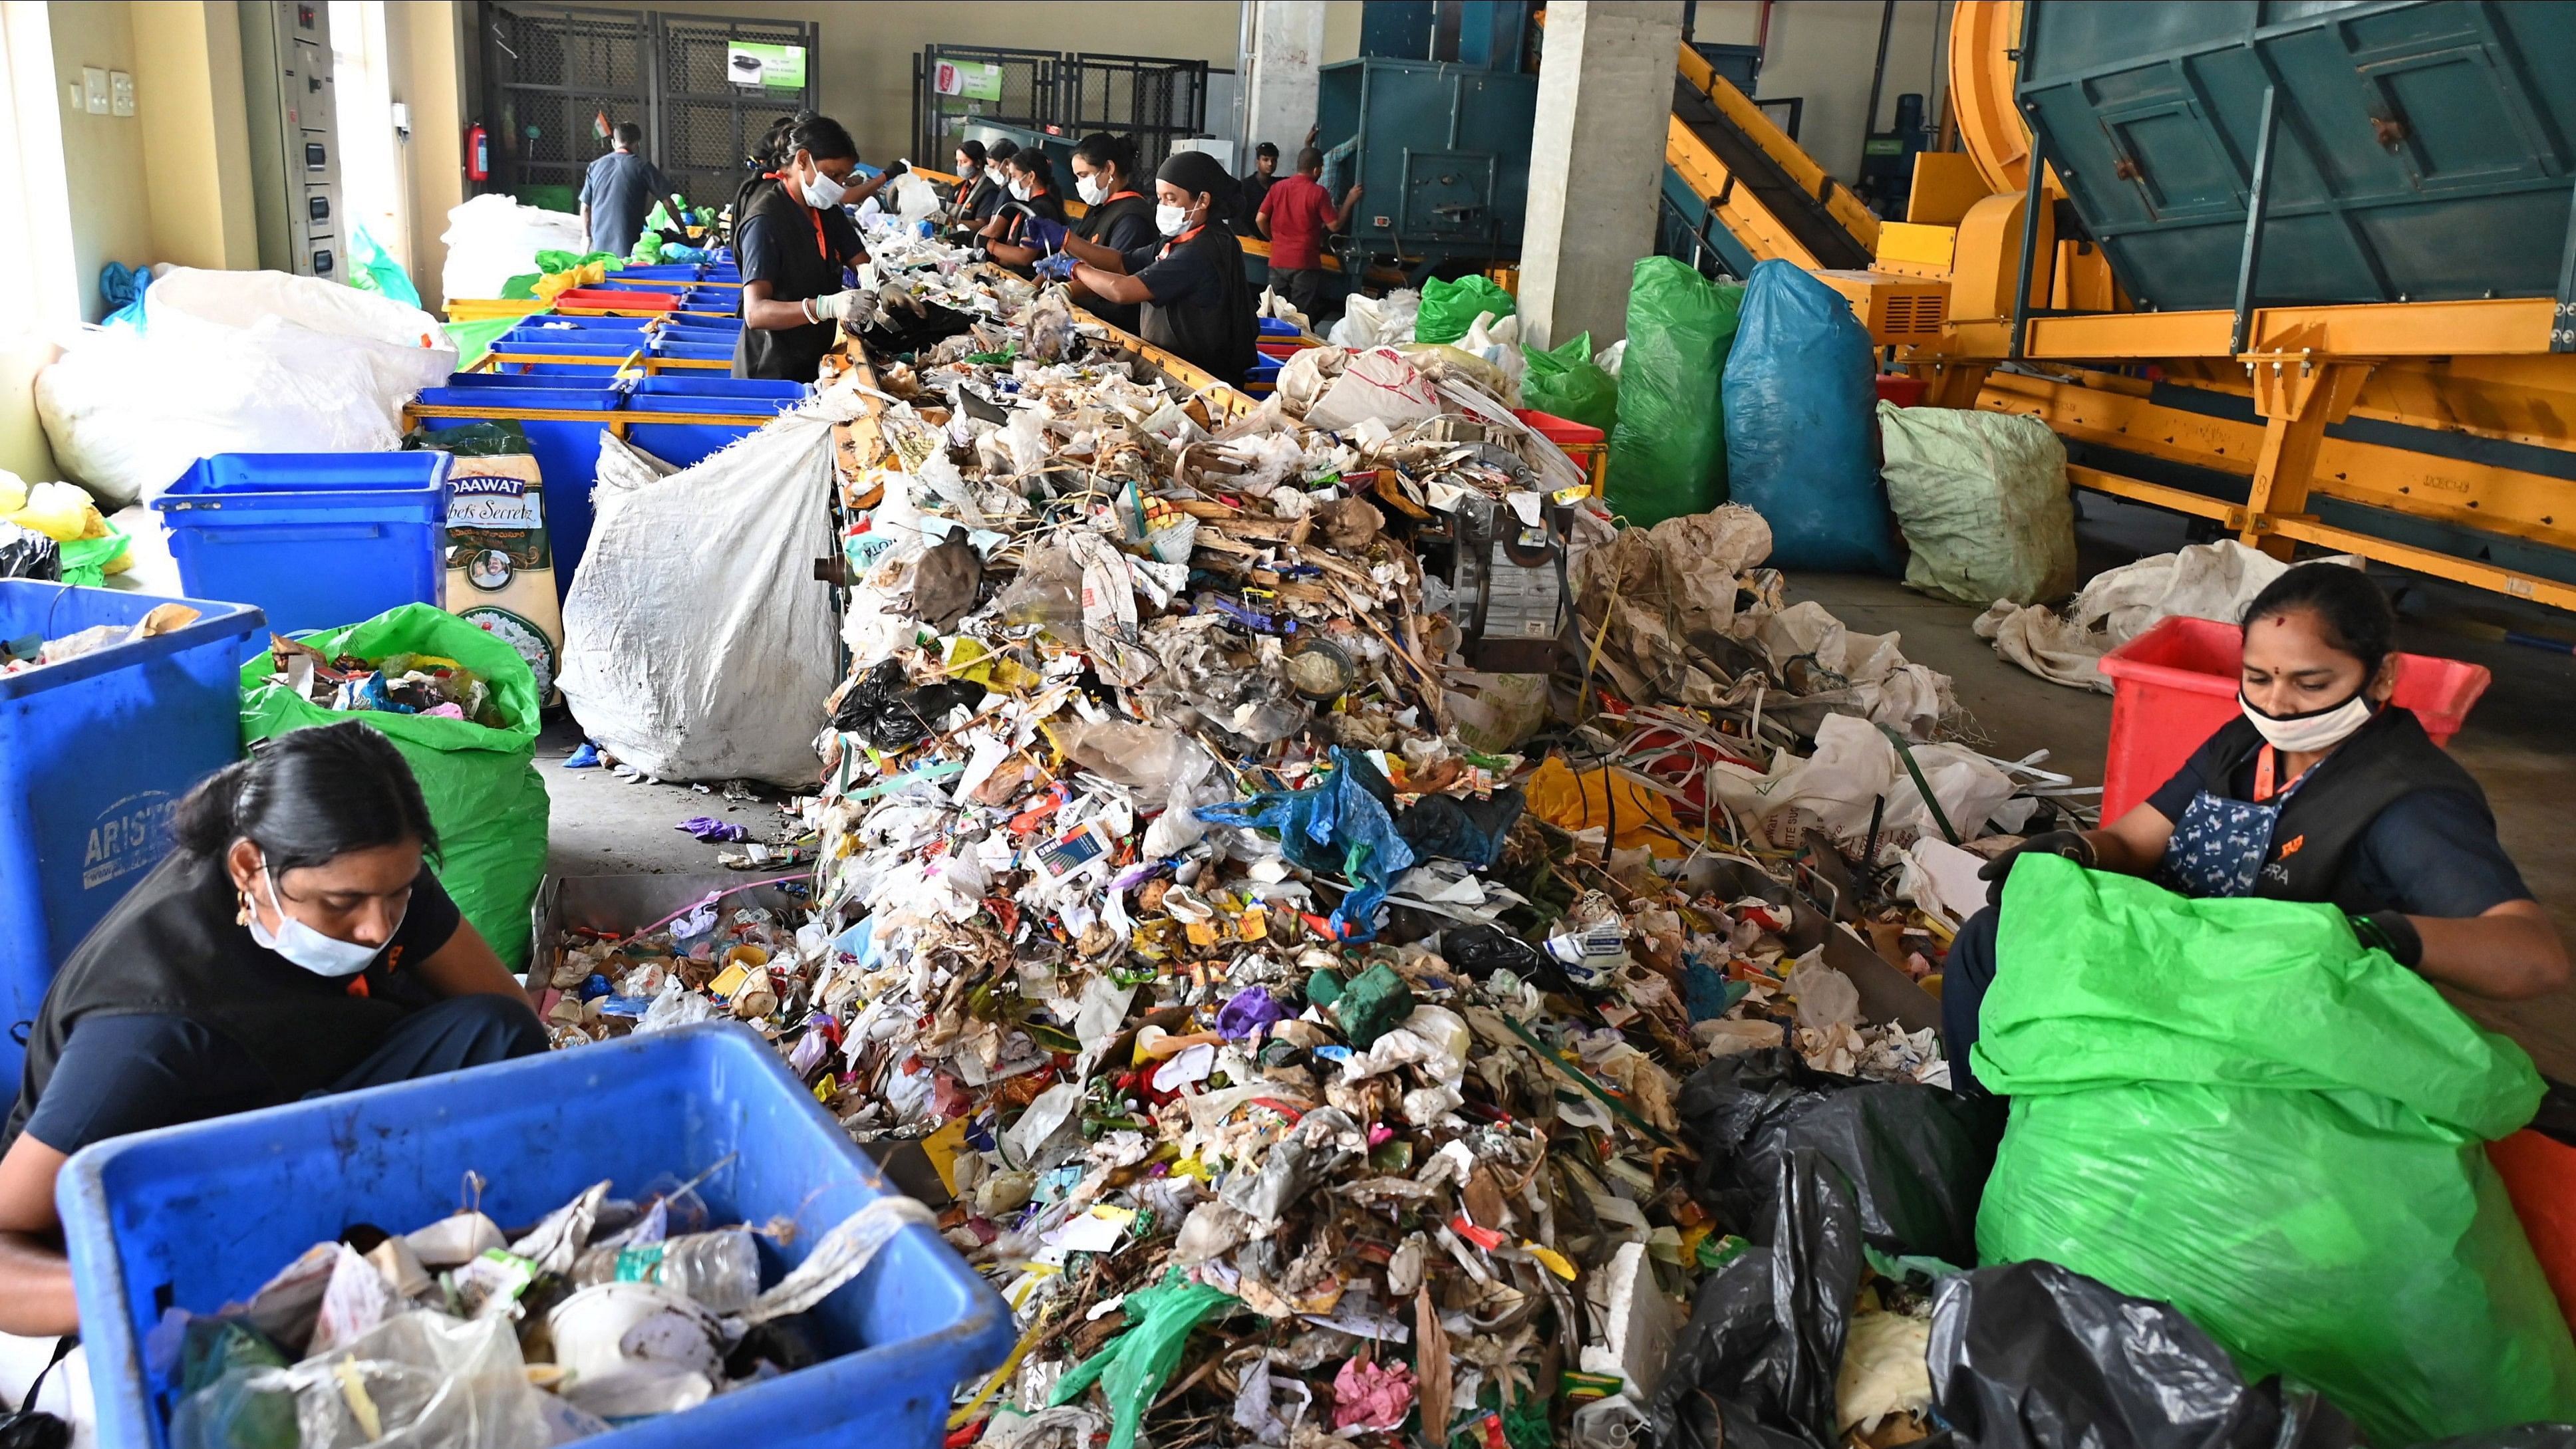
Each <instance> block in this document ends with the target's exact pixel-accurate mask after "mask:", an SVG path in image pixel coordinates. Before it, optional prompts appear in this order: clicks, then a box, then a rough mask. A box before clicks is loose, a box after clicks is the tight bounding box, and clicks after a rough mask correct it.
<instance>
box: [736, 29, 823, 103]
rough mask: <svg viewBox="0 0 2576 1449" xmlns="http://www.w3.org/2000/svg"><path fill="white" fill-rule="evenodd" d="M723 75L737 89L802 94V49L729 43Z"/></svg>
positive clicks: (803, 60) (803, 66)
mask: <svg viewBox="0 0 2576 1449" xmlns="http://www.w3.org/2000/svg"><path fill="white" fill-rule="evenodd" d="M725 73H726V74H727V75H728V76H730V77H731V78H732V80H733V83H734V84H735V85H738V86H744V87H747V88H752V89H758V90H764V91H801V90H803V89H805V47H803V46H801V45H759V44H755V43H753V42H751V41H748V40H736V41H732V42H729V43H727V44H726V46H725Z"/></svg>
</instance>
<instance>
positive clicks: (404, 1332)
mask: <svg viewBox="0 0 2576 1449" xmlns="http://www.w3.org/2000/svg"><path fill="white" fill-rule="evenodd" d="M170 1442H171V1444H172V1445H173V1449H360V1446H365V1445H378V1446H387V1449H546V1446H548V1445H550V1444H551V1443H553V1436H552V1434H551V1432H550V1431H549V1430H548V1428H547V1426H546V1421H545V1417H544V1412H543V1409H542V1408H541V1406H540V1405H539V1403H538V1395H537V1391H536V1390H535V1389H533V1388H531V1387H529V1386H528V1381H527V1376H526V1372H525V1369H524V1367H523V1365H522V1362H521V1360H520V1357H519V1341H518V1338H517V1335H516V1334H515V1333H514V1332H513V1331H512V1329H511V1325H510V1323H509V1322H508V1321H507V1320H506V1319H485V1320H481V1321H478V1322H460V1321H457V1320H454V1319H448V1318H445V1317H443V1316H442V1315H439V1314H432V1313H403V1314H397V1315H396V1316H394V1317H392V1318H388V1319H386V1320H385V1321H384V1323H383V1324H382V1325H381V1326H379V1327H377V1328H376V1329H374V1330H372V1331H371V1332H369V1333H367V1334H366V1335H365V1336H364V1337H362V1338H360V1339H358V1340H357V1341H355V1342H353V1343H350V1344H348V1345H346V1346H345V1347H343V1348H340V1349H337V1350H335V1351H333V1352H330V1353H327V1354H318V1355H316V1356H314V1357H312V1358H308V1359H306V1360H304V1361H303V1362H301V1363H299V1364H297V1365H295V1366H294V1367H293V1368H288V1369H250V1370H235V1371H233V1372H231V1373H228V1374H226V1375H225V1376H224V1377H223V1378H221V1379H218V1380H217V1381H216V1382H215V1383H213V1384H211V1385H209V1386H208V1387H206V1388H205V1389H203V1390H201V1391H199V1392H197V1393H195V1394H192V1395H190V1396H189V1397H188V1398H186V1399H185V1400H183V1401H181V1403H180V1405H179V1408H178V1410H177V1412H176V1413H175V1414H173V1415H172V1418H171V1425H170Z"/></svg>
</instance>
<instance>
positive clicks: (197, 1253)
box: [54, 714, 1015, 1449]
mask: <svg viewBox="0 0 2576 1449" xmlns="http://www.w3.org/2000/svg"><path fill="white" fill-rule="evenodd" d="M227 721H229V714H228V715H227ZM728 1153H736V1154H739V1155H738V1156H736V1157H735V1158H734V1159H733V1161H732V1162H730V1163H729V1164H727V1165H726V1166H725V1167H723V1168H722V1169H720V1170H718V1171H717V1172H716V1174H715V1176H714V1177H712V1178H711V1179H709V1180H708V1181H707V1182H706V1183H704V1184H702V1185H701V1186H700V1187H699V1188H698V1192H699V1194H700V1195H701V1196H702V1197H704V1198H705V1199H706V1200H707V1206H708V1208H709V1210H710V1211H711V1212H712V1213H714V1214H715V1218H716V1220H717V1221H725V1222H731V1221H736V1220H741V1221H749V1222H753V1223H762V1222H767V1221H769V1220H771V1219H773V1218H781V1217H783V1218H787V1219H790V1220H792V1221H793V1222H794V1223H795V1225H796V1229H797V1231H796V1232H795V1234H794V1236H793V1238H792V1239H791V1240H790V1241H789V1242H787V1243H786V1244H785V1245H783V1246H781V1245H780V1244H778V1243H776V1242H773V1241H770V1240H769V1239H767V1238H764V1239H763V1241H762V1244H761V1258H762V1260H763V1270H764V1276H765V1277H766V1278H767V1280H768V1281H771V1282H775V1281H776V1280H777V1278H778V1276H779V1275H781V1274H783V1273H785V1272H786V1271H787V1270H788V1269H789V1268H790V1267H792V1266H794V1265H795V1264H796V1263H798V1262H800V1261H802V1260H803V1258H804V1257H805V1255H806V1253H807V1252H809V1251H811V1249H812V1247H813V1244H814V1242H815V1241H816V1240H817V1239H819V1238H820V1237H822V1236H823V1234H824V1233H826V1232H828V1231H829V1230H830V1229H831V1228H832V1227H833V1225H835V1224H837V1223H839V1222H840V1221H841V1220H842V1219H844V1218H846V1217H847V1216H849V1215H850V1214H851V1213H853V1212H856V1211H857V1210H858V1209H860V1208H862V1207H864V1206H866V1205H867V1204H868V1203H870V1202H872V1201H875V1200H876V1199H878V1198H880V1197H884V1196H888V1195H891V1194H893V1193H894V1192H895V1191H896V1189H895V1188H893V1187H892V1186H891V1185H889V1184H888V1183H887V1182H886V1180H885V1177H884V1175H883V1174H882V1173H881V1172H880V1171H879V1170H878V1168H877V1167H876V1165H875V1164H874V1163H872V1162H870V1161H869V1160H868V1158H867V1156H866V1155H865V1154H864V1153H862V1152H861V1151H860V1150H859V1149H858V1148H857V1147H856V1146H855V1145H853V1144H852V1143H851V1141H850V1135H849V1133H848V1132H847V1131H845V1130H843V1128H842V1127H841V1125H840V1124H839V1123H838V1122H835V1121H833V1120H832V1118H831V1116H830V1115H829V1114H828V1113H826V1112H825V1111H824V1110H823V1109H822V1108H821V1107H820V1106H818V1105H816V1104H815V1101H814V1098H813V1095H812V1094H811V1093H809V1092H807V1091H805V1090H804V1089H803V1088H801V1087H799V1086H798V1085H797V1084H796V1080H795V1078H793V1077H791V1076H789V1075H788V1073H787V1069H786V1067H785V1065H784V1064H783V1063H781V1062H780V1061H779V1059H778V1053H777V1052H776V1050H775V1049H773V1048H772V1047H770V1046H769V1045H768V1044H767V1043H765V1042H763V1041H762V1040H761V1039H760V1038H759V1037H758V1036H756V1035H754V1034H753V1033H752V1032H751V1031H749V1030H748V1029H747V1028H744V1027H741V1026H738V1025H735V1024H733V1023H730V1022H709V1023H704V1024H701V1025H698V1026H693V1027H686V1028H683V1029H681V1030H679V1031H674V1032H666V1033H660V1034H656V1035H653V1036H637V1037H628V1038H625V1039H623V1040H620V1041H614V1042H605V1043H601V1044H599V1045H596V1046H586V1047H579V1048H576V1049H574V1050H571V1051H562V1052H551V1053H548V1054H546V1055H543V1056H536V1057H527V1058H522V1059H521V1060H518V1061H514V1062H505V1063H502V1064H501V1065H498V1066H492V1067H484V1068H481V1069H478V1070H475V1071H469V1072H455V1073H450V1074H448V1075H445V1076H437V1077H429V1078H425V1079H423V1080H421V1081H417V1082H406V1083H403V1084H400V1085H397V1086H391V1087H377V1088H373V1089H371V1090H368V1091H364V1092H352V1093H349V1094H347V1095H345V1096H338V1097H324V1098H318V1099H315V1100H313V1101H307V1102H297V1103H294V1104H292V1105H289V1106H284V1107H274V1108H270V1109H268V1110H267V1111H262V1112H251V1113H245V1114H243V1115H241V1116H237V1117H223V1118H217V1119H215V1120H213V1121H210V1122H199V1123H193V1124H190V1125H188V1126H184V1127H170V1128H164V1129H162V1130H160V1131H157V1132H142V1133H137V1134H135V1135H133V1136H130V1137H119V1138H114V1139H111V1140H109V1141H106V1142H102V1143H99V1144H97V1145H96V1146H93V1147H90V1148H87V1149H85V1150H83V1151H82V1152H80V1153H79V1154H77V1155H75V1156H74V1157H73V1158H72V1160H71V1161H70V1162H69V1163H67V1164H65V1166H64V1168H63V1171H62V1175H61V1177H60V1178H59V1179H58V1181H57V1184H56V1187H55V1193H54V1197H55V1204H56V1206H57V1208H58V1209H59V1210H60V1212H61V1214H62V1220H63V1237H64V1242H65V1245H66V1246H67V1247H68V1248H69V1250H70V1254H71V1261H72V1280H73V1285H74V1287H75V1289H76V1291H77V1293H78V1296H79V1300H80V1317H81V1331H82V1336H83V1339H84V1341H85V1342H86V1343H87V1345H88V1348H89V1365H90V1369H89V1371H90V1383H91V1385H92V1388H93V1391H94V1393H95V1395H96V1398H97V1404H98V1434H99V1443H100V1444H101V1445H102V1446H105V1449H152V1446H166V1445H167V1444H168V1442H169V1439H168V1434H167V1431H166V1429H165V1428H164V1425H165V1422H166V1418H167V1415H168V1412H169V1410H170V1409H171V1408H172V1407H173V1405H174V1401H175V1398H176V1394H175V1392H174V1390H173V1387H172V1386H171V1385H169V1384H167V1383H165V1382H161V1381H157V1380H155V1379H153V1377H152V1376H151V1374H150V1372H149V1370H148V1368H147V1367H146V1365H145V1362H144V1354H143V1339H144V1336H145V1335H146V1334H147V1333H149V1332H150V1331H151V1328H152V1326H153V1324H155V1323H156V1322H158V1321H159V1320H160V1317H161V1310H162V1307H163V1305H165V1304H173V1305H176V1306H179V1307H182V1308H187V1309H191V1310H194V1311H197V1312H210V1311H212V1310H214V1309H216V1308H218V1307H221V1306H222V1305H223V1304H224V1303H226V1302H231V1301H239V1300H243V1299H246V1298H248V1297H249V1296H250V1294H251V1292H252V1291H253V1290H255V1289H257V1288H258V1287H259V1286H260V1284H261V1283H263V1282H265V1281H266V1280H267V1279H268V1277H269V1276H270V1275H271V1274H273V1273H275V1272H276V1271H277V1270H278V1269H279V1268H282V1267H284V1266H285V1265H286V1264H287V1263H289V1262H291V1261H293V1260H294V1258H295V1257H296V1255H297V1254H299V1253H302V1252H303V1251H304V1250H305V1249H306V1248H309V1247H311V1246H312V1245H313V1244H315V1243H317V1242H324V1241H328V1240H330V1239H333V1238H337V1237H338V1236H340V1234H341V1232H342V1230H343V1229H346V1228H347V1227H349V1226H350V1225H352V1224H355V1223H375V1224H378V1225H381V1226H385V1227H389V1228H392V1229H394V1230H396V1231H407V1230H409V1229H411V1228H415V1227H420V1226H424V1225H426V1224H428V1223H431V1222H433V1221H435V1220H437V1219H438V1218H439V1217H441V1216H443V1215H445V1214H447V1213H449V1212H452V1211H454V1210H455V1208H456V1191H457V1189H456V1184H457V1181H458V1175H459V1174H460V1173H461V1172H463V1171H464V1170H466V1169H468V1168H471V1169H473V1170H474V1171H476V1172H479V1173H481V1174H482V1175H483V1176H484V1177H486V1178H488V1179H489V1180H490V1186H489V1187H488V1188H487V1189H485V1191H484V1193H483V1199H482V1207H483V1211H484V1212H485V1213H487V1214H489V1215H490V1216H491V1217H492V1218H493V1219H494V1220H495V1221H496V1222H499V1223H500V1224H501V1225H502V1226H503V1228H504V1229H505V1230H508V1229H513V1228H517V1227H521V1226H524V1225H528V1224H533V1223H534V1222H536V1220H537V1219H538V1218H539V1217H541V1216H543V1215H544V1214H546V1213H548V1212H551V1211H553V1210H554V1209H555V1208H557V1207H560V1206H562V1205H563V1204H564V1203H565V1202H567V1201H569V1200H571V1199H572V1197H573V1196H574V1195H575V1194H577V1193H579V1192H581V1191H582V1190H583V1189H584V1188H586V1187H588V1186H590V1185H591V1184H592V1183H594V1182H597V1181H599V1180H600V1179H602V1178H607V1179H609V1180H610V1181H611V1182H612V1183H613V1184H614V1185H613V1187H612V1188H611V1191H613V1192H615V1193H616V1194H618V1195H620V1196H627V1195H633V1194H637V1193H640V1192H641V1191H642V1190H643V1188H644V1186H645V1184H646V1183H647V1182H649V1181H651V1180H652V1179H653V1178H655V1177H657V1176H660V1175H661V1174H664V1173H672V1174H677V1175H679V1176H681V1177H688V1176H691V1175H694V1174H695V1173H697V1172H700V1171H702V1170H704V1169H706V1168H709V1167H712V1166H714V1165H715V1164H716V1162H717V1161H719V1160H720V1159H722V1158H724V1157H725V1155H726V1154H728ZM803 1321H804V1323H805V1325H806V1327H807V1329H808V1331H809V1333H810V1334H811V1335H812V1337H813V1339H814V1343H815V1348H816V1350H817V1351H818V1353H819V1354H821V1355H822V1356H823V1361H822V1362H820V1363H818V1364H816V1365H815V1366H813V1367H812V1368H809V1369H805V1370H803V1371H802V1372H799V1373H793V1374H788V1375H785V1376H783V1377H780V1378H775V1379H771V1380H770V1381H768V1382H766V1383H763V1384H759V1385H756V1386H754V1387H752V1388H748V1389H744V1390H742V1391H740V1392H738V1393H731V1394H725V1395H722V1396H720V1397H718V1398H715V1399H712V1400H710V1401H708V1402H707V1403H706V1404H705V1405H703V1406H701V1407H699V1408H696V1409H691V1410H688V1411H686V1412H683V1413H678V1414H668V1415H664V1416H662V1417H660V1418H655V1419H647V1420H643V1421H641V1422H638V1423H636V1424H633V1425H631V1426H629V1427H627V1428H624V1429H619V1430H616V1431H614V1432H611V1433H609V1434H605V1435H601V1436H599V1437H596V1438H593V1439H589V1440H586V1441H584V1442H585V1443H589V1444H596V1445H600V1446H602V1449H660V1446H672V1449H678V1446H684V1445H685V1446H691V1449H696V1446H703V1445H708V1444H758V1445H760V1446H762V1449H807V1446H813V1449H823V1446H833V1449H839V1446H845V1445H850V1444H865V1445H868V1446H870V1449H937V1446H938V1445H939V1443H940V1441H941V1438H942V1437H943V1435H944V1434H945V1431H946V1421H947V1415H948V1402H949V1397H950V1395H951V1393H952V1392H953V1391H954V1390H955V1388H956V1386H957V1385H958V1384H959V1383H960V1382H962V1381H964V1380H966V1379H968V1378H971V1377H977V1376H980V1375H982V1374H986V1373H989V1372H991V1371H992V1370H993V1369H994V1368H996V1367H998V1366H1000V1364H1001V1362H1002V1360H1003V1359H1004V1358H1005V1357H1006V1356H1008V1354H1009V1353H1010V1351H1011V1345H1012V1342H1013V1340H1014V1336H1015V1334H1014V1330H1013V1328H1012V1324H1011V1317H1010V1312H1009V1310H1008V1309H1007V1308H1006V1307H1004V1305H1003V1303H1002V1300H1001V1298H1000V1297H999V1296H998V1295H996V1294H995V1293H994V1292H993V1290H992V1289H991V1288H989V1287H987V1286H985V1284H984V1282H983V1280H982V1279H980V1278H978V1277H977V1276H976V1275H975V1273H974V1272H973V1270H971V1269H969V1268H968V1267H967V1266H966V1264H965V1263H964V1261H962V1260H961V1259H959V1258H958V1256H957V1254H956V1253H955V1251H954V1250H952V1249H951V1248H949V1246H948V1245H947V1244H946V1243H943V1242H941V1241H940V1240H939V1237H938V1235H937V1234H936V1233H934V1232H932V1231H931V1230H930V1229H929V1228H926V1227H908V1228H905V1229H904V1230H903V1231H902V1232H900V1233H899V1234H897V1235H896V1237H895V1238H894V1240H893V1241H892V1242H890V1243H888V1244H887V1245H886V1247H885V1249H884V1250H883V1251H882V1252H880V1253H879V1254H878V1255H877V1257H876V1260H875V1261H874V1262H872V1263H870V1264H869V1265H868V1268H867V1271H866V1272H864V1273H862V1274H860V1275H859V1276H858V1277H857V1278H856V1279H854V1280H852V1281H851V1282H850V1283H848V1284H845V1285H844V1286H843V1287H842V1288H841V1289H840V1290H839V1291H838V1292H835V1293H834V1294H832V1296H831V1297H829V1298H826V1299H824V1300H823V1302H822V1304H821V1305H820V1306H818V1307H817V1308H815V1309H814V1310H813V1311H812V1312H811V1313H810V1314H808V1315H806V1317H805V1319H804V1320H803Z"/></svg>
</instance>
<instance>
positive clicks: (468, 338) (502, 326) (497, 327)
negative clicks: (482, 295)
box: [443, 317, 526, 370]
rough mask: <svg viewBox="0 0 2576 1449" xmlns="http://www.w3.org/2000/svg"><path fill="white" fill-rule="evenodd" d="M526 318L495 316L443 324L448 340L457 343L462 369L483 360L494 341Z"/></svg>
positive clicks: (458, 361)
mask: <svg viewBox="0 0 2576 1449" xmlns="http://www.w3.org/2000/svg"><path fill="white" fill-rule="evenodd" d="M524 320H526V319H524V318H520V317H494V318H490V319H488V320H486V321H482V322H449V323H445V324H443V325H444V327H445V328H446V331H447V340H448V341H450V342H453V343H455V344H456V366H457V368H458V369H459V370H462V369H465V368H468V367H472V366H473V365H474V364H475V363H478V362H480V361H482V360H483V354H485V353H487V352H489V351H491V350H492V344H493V343H495V342H498V341H500V340H501V337H502V335H503V334H504V333H507V332H508V331H509V330H510V329H511V328H513V327H516V326H518V325H519V324H520V323H521V322H522V321H524Z"/></svg>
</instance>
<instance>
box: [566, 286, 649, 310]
mask: <svg viewBox="0 0 2576 1449" xmlns="http://www.w3.org/2000/svg"><path fill="white" fill-rule="evenodd" d="M554 304H555V306H556V307H557V308H558V309H560V310H562V311H566V312H578V311H580V310H582V309H584V308H611V307H613V308H615V309H617V310H619V311H621V312H676V311H678V310H679V307H680V299H679V297H678V296H676V295H674V294H672V293H668V292H612V291H608V290H605V289H603V288H594V287H568V288H566V289H564V290H563V291H560V292H557V293H556V294H555V298H554Z"/></svg>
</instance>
